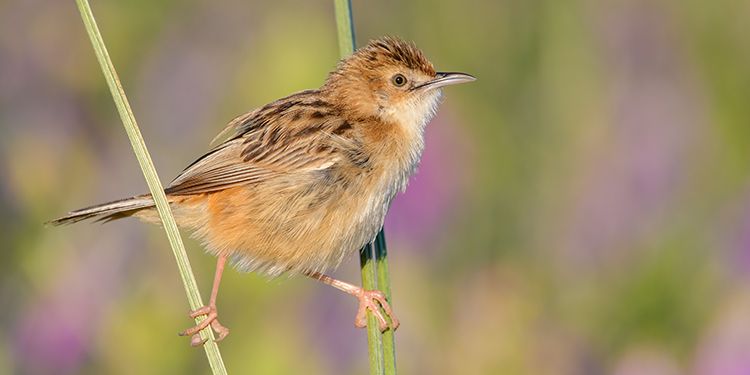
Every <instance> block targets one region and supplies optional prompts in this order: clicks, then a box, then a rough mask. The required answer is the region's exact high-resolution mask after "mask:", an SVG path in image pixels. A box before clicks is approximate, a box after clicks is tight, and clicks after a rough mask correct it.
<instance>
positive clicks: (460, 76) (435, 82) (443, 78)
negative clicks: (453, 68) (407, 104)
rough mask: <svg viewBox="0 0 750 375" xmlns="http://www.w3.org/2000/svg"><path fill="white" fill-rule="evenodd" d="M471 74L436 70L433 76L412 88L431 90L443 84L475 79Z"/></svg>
mask: <svg viewBox="0 0 750 375" xmlns="http://www.w3.org/2000/svg"><path fill="white" fill-rule="evenodd" d="M476 80H477V79H476V78H474V76H473V75H471V74H466V73H457V72H438V73H437V74H435V78H433V79H431V80H429V81H427V82H425V83H422V84H421V85H418V86H415V87H414V90H432V89H436V88H439V87H443V86H448V85H455V84H458V83H465V82H471V81H476Z"/></svg>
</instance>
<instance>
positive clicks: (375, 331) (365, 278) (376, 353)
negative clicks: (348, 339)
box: [359, 244, 385, 375]
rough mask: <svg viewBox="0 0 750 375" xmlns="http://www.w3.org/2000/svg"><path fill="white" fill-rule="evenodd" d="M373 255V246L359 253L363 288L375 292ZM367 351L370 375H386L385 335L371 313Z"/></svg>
mask: <svg viewBox="0 0 750 375" xmlns="http://www.w3.org/2000/svg"><path fill="white" fill-rule="evenodd" d="M373 253H374V249H373V244H367V245H365V246H364V247H363V248H362V249H361V250H360V251H359V264H360V269H361V273H362V288H364V289H365V290H374V289H377V287H378V285H377V271H376V269H375V258H374V254H373ZM367 351H368V353H369V358H370V374H371V375H382V374H385V365H384V364H383V360H384V358H383V335H382V334H381V333H380V326H379V325H378V319H377V318H376V317H375V315H373V313H372V312H370V311H368V312H367Z"/></svg>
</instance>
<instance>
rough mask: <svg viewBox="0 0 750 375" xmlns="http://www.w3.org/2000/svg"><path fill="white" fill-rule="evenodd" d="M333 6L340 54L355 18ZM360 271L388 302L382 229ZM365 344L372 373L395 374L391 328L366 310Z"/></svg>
mask: <svg viewBox="0 0 750 375" xmlns="http://www.w3.org/2000/svg"><path fill="white" fill-rule="evenodd" d="M334 6H335V9H336V29H337V30H338V40H339V53H340V54H341V58H344V57H346V56H349V55H351V54H352V53H353V52H354V48H355V42H354V40H355V39H354V18H353V17H352V4H351V0H334ZM359 261H360V267H361V273H362V287H363V288H365V289H368V290H372V289H378V290H380V291H382V292H383V293H385V295H386V297H387V298H388V302H389V303H390V302H391V285H390V276H389V274H388V251H387V248H386V245H385V232H383V230H382V229H381V230H380V232H378V235H377V237H376V238H375V241H374V242H373V243H372V244H368V245H365V247H363V248H362V249H361V250H360V252H359ZM367 344H368V352H369V358H370V361H369V362H370V374H371V375H381V374H386V375H394V374H396V351H395V343H394V337H393V330H391V329H389V330H387V331H385V332H384V333H381V332H380V329H379V327H378V321H377V319H376V318H375V316H374V315H373V314H372V313H368V314H367Z"/></svg>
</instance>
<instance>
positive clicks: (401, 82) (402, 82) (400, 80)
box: [391, 74, 406, 87]
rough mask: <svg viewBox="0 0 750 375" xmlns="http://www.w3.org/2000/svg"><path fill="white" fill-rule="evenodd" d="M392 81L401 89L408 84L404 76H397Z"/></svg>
mask: <svg viewBox="0 0 750 375" xmlns="http://www.w3.org/2000/svg"><path fill="white" fill-rule="evenodd" d="M391 81H392V82H393V84H394V85H395V86H396V87H401V86H403V85H405V84H406V77H404V75H403V74H396V75H395V76H393V78H392V79H391Z"/></svg>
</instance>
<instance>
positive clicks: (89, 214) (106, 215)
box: [45, 194, 154, 225]
mask: <svg viewBox="0 0 750 375" xmlns="http://www.w3.org/2000/svg"><path fill="white" fill-rule="evenodd" d="M152 207H154V200H153V199H152V198H151V194H146V195H138V196H135V197H130V198H125V199H120V200H116V201H113V202H108V203H102V204H97V205H95V206H91V207H86V208H82V209H80V210H75V211H71V212H68V214H67V215H65V216H63V217H60V218H57V219H54V220H50V221H48V222H46V223H45V224H50V225H64V224H73V223H77V222H79V221H81V220H86V219H94V220H95V221H103V222H107V221H112V220H117V219H122V218H124V217H128V216H132V215H133V214H135V213H136V212H138V211H141V210H144V209H149V208H152Z"/></svg>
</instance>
